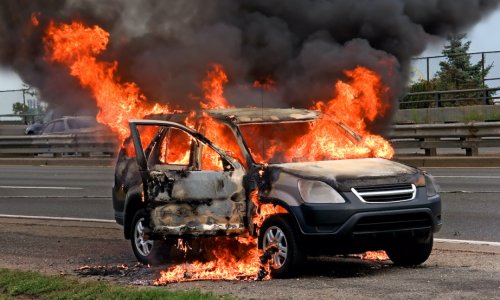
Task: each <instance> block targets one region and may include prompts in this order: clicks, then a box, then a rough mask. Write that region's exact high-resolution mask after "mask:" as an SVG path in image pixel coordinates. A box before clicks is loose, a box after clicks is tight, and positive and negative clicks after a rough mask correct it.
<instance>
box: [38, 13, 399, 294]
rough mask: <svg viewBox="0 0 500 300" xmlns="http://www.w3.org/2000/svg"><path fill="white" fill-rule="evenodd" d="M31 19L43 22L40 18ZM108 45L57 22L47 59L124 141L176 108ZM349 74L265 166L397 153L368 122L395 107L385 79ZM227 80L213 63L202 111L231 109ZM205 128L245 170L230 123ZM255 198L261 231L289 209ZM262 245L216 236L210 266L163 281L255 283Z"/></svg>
mask: <svg viewBox="0 0 500 300" xmlns="http://www.w3.org/2000/svg"><path fill="white" fill-rule="evenodd" d="M32 22H33V24H35V25H36V24H37V19H36V16H34V17H33V21H32ZM108 40H109V33H108V32H106V31H105V30H103V29H102V28H100V27H98V26H93V27H88V26H85V25H84V24H82V23H79V22H72V23H71V24H56V23H51V24H50V25H49V27H48V29H47V34H46V37H45V44H46V46H47V50H48V51H47V59H48V60H49V61H52V62H57V63H62V64H64V65H66V66H67V67H68V68H69V69H70V73H71V75H73V76H74V77H76V78H77V79H78V80H79V81H80V83H81V85H82V86H83V87H86V88H88V89H90V91H91V92H92V94H93V96H94V98H95V101H96V104H97V107H98V108H99V113H98V115H97V120H98V121H99V122H101V123H104V124H107V125H108V126H109V127H110V128H111V129H112V130H113V131H114V132H116V133H117V135H118V137H119V139H120V141H122V142H123V141H124V140H125V138H126V137H127V136H128V135H129V127H128V123H127V120H128V119H136V118H143V117H145V116H147V115H149V114H158V113H169V112H171V110H170V109H169V107H168V106H167V105H160V104H155V103H152V102H151V101H148V99H146V97H145V96H144V95H143V94H142V93H141V91H140V89H139V87H138V86H137V85H136V84H135V83H133V82H123V81H122V80H121V79H120V78H119V76H118V75H117V73H118V72H117V71H118V63H117V62H116V61H115V62H105V61H100V60H99V59H98V56H99V55H100V54H101V53H102V52H103V51H105V49H106V47H107V44H108ZM346 77H347V78H348V80H347V81H337V82H336V83H335V84H333V83H332V85H333V88H332V94H333V95H335V96H334V97H332V99H329V100H327V101H317V102H316V103H315V105H314V106H313V107H311V109H315V110H319V111H321V112H322V113H323V114H324V116H325V117H323V118H322V119H321V120H319V121H318V122H316V124H314V125H313V126H311V127H310V128H309V132H308V134H306V135H303V136H300V137H297V138H295V142H294V144H293V145H292V147H289V148H288V149H281V148H280V145H272V146H271V147H269V149H268V152H267V154H266V155H265V157H260V158H259V159H258V161H261V162H266V161H267V160H268V159H269V158H270V157H272V155H273V152H274V151H282V152H286V154H287V155H288V156H290V157H292V155H293V156H302V157H306V158H308V159H309V160H318V159H325V158H328V159H340V158H358V157H385V158H391V157H392V156H393V154H394V150H393V149H392V147H391V146H390V145H389V143H388V142H387V141H386V140H384V139H383V138H382V137H380V136H377V135H373V134H371V133H370V132H369V131H368V126H369V124H370V123H371V122H373V121H374V120H375V119H376V118H377V116H379V115H380V114H383V113H384V112H385V111H386V110H387V109H388V107H387V105H386V104H384V102H383V101H382V96H383V95H384V93H386V92H387V87H385V86H384V85H383V84H382V82H381V78H380V77H379V76H378V75H377V74H376V73H374V72H373V71H370V70H368V69H366V68H364V67H357V68H355V69H354V70H351V71H346ZM228 81H229V78H228V76H227V75H226V73H225V72H224V69H223V67H222V66H221V65H218V64H212V65H211V66H209V71H208V72H207V78H206V79H205V80H204V81H203V82H202V83H201V87H202V90H203V93H204V97H203V99H201V100H200V104H199V105H200V107H201V108H203V109H215V108H228V107H230V106H229V103H228V101H227V99H226V98H225V97H224V85H225V84H227V83H228ZM253 86H254V87H255V88H261V89H266V90H269V89H275V87H276V82H275V81H274V80H272V78H270V77H269V78H265V79H264V80H261V81H257V82H255V83H254V84H253ZM191 118H192V116H191ZM333 121H335V122H342V123H344V124H346V125H347V126H349V127H351V128H353V129H354V130H355V131H357V133H358V134H360V137H361V139H362V141H363V143H358V144H353V143H349V142H348V141H347V140H345V139H346V137H345V135H343V134H340V133H339V132H338V130H339V128H338V127H336V126H331V122H333ZM186 124H188V125H190V126H191V127H194V124H195V123H194V122H193V121H192V119H190V117H188V118H187V119H186ZM198 124H199V125H200V128H204V133H205V135H206V136H207V138H208V139H211V140H213V141H215V142H216V143H217V144H218V146H220V147H221V148H223V149H225V150H226V151H227V152H228V153H230V154H232V155H233V156H234V157H235V158H236V159H237V160H239V161H240V163H242V164H243V165H244V166H245V164H246V162H245V160H244V158H243V156H242V154H241V152H240V151H241V150H240V148H239V146H238V144H237V143H235V141H234V135H233V133H232V132H231V131H230V130H228V128H227V127H226V126H225V125H222V124H219V123H216V122H215V121H214V120H213V119H211V118H209V117H208V116H207V115H205V116H204V118H202V120H200V121H199V122H198ZM152 132H153V131H152ZM152 134H153V133H151V136H152ZM292 134H293V133H290V135H292ZM146 135H147V134H146ZM291 138H292V137H291ZM147 141H148V139H147V138H146V137H144V141H143V143H144V142H147ZM179 147H181V146H179ZM178 152H182V151H178ZM177 159H178V161H179V162H183V163H184V162H185V161H186V159H189V158H186V157H185V156H180V157H179V158H177ZM202 164H203V166H204V168H205V169H213V170H220V169H221V168H222V165H221V162H220V161H219V156H218V155H216V154H214V153H212V154H210V152H209V151H207V152H206V154H205V152H204V154H203V157H202ZM251 195H252V197H251V198H252V199H251V200H252V202H253V204H254V205H255V215H254V217H253V218H252V222H253V223H254V224H256V225H257V226H259V225H261V224H262V223H263V222H264V220H265V219H266V218H268V217H269V216H271V215H274V214H279V213H286V210H285V209H284V208H282V207H279V206H274V205H269V204H262V203H260V201H259V197H258V190H255V191H253V192H251ZM256 245H257V240H256V238H255V237H252V236H247V237H238V238H233V239H228V238H214V239H212V244H211V245H210V247H211V248H210V250H209V252H210V256H211V258H210V259H209V260H208V261H203V262H202V261H196V262H193V263H189V264H182V265H177V266H174V267H173V268H170V269H168V270H166V271H164V272H162V273H161V277H160V278H159V279H158V280H157V281H156V284H165V283H168V282H177V281H186V280H202V279H212V280H213V279H225V280H232V279H248V278H255V277H256V274H257V273H258V272H259V269H260V268H261V267H262V266H261V264H260V262H259V256H260V255H261V251H259V250H258V249H257V246H256Z"/></svg>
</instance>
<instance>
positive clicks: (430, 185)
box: [424, 174, 438, 197]
mask: <svg viewBox="0 0 500 300" xmlns="http://www.w3.org/2000/svg"><path fill="white" fill-rule="evenodd" d="M424 175H425V188H426V190H427V197H432V196H435V195H437V193H438V192H437V190H438V185H437V184H436V181H435V180H434V177H432V176H431V175H430V174H424Z"/></svg>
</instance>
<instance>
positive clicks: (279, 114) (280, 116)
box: [206, 108, 319, 124]
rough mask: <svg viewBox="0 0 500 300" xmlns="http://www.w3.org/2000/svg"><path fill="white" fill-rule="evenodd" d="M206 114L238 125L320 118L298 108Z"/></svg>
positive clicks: (209, 112)
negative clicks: (229, 120)
mask: <svg viewBox="0 0 500 300" xmlns="http://www.w3.org/2000/svg"><path fill="white" fill-rule="evenodd" d="M206 112H207V113H208V114H209V115H210V116H211V117H213V118H215V119H220V120H225V119H231V120H232V121H233V122H235V123H237V124H256V123H280V122H297V121H308V120H315V119H317V118H318V116H319V112H317V111H314V110H308V109H298V108H227V109H212V110H207V111H206Z"/></svg>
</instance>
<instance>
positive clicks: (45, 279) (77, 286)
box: [0, 269, 232, 300]
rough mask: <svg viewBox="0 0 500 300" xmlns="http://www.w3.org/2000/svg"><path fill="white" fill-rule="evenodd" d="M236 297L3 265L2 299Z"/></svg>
mask: <svg viewBox="0 0 500 300" xmlns="http://www.w3.org/2000/svg"><path fill="white" fill-rule="evenodd" d="M15 298H22V299H68V300H69V299H106V300H109V299H183V300H184V299H186V300H187V299H190V300H191V299H200V300H201V299H232V298H230V297H228V296H223V297H221V296H216V295H213V294H211V293H202V292H200V291H197V290H191V291H168V290H166V289H165V288H161V287H158V288H151V287H149V288H144V287H123V286H118V285H115V284H111V283H107V282H80V281H78V280H77V279H75V278H71V277H60V276H49V275H41V274H39V273H35V272H24V271H15V270H7V269H0V299H15Z"/></svg>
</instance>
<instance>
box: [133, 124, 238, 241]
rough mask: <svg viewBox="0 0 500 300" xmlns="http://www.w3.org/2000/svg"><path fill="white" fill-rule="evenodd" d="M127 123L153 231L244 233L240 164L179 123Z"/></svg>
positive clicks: (194, 233)
mask: <svg viewBox="0 0 500 300" xmlns="http://www.w3.org/2000/svg"><path fill="white" fill-rule="evenodd" d="M129 123H130V129H131V134H132V139H133V142H134V147H135V152H136V158H137V163H138V164H139V168H140V172H141V177H142V181H143V189H144V199H143V200H144V201H145V204H146V212H147V215H148V216H149V218H150V219H149V220H146V224H149V225H150V229H151V230H152V232H153V234H159V235H163V236H179V235H216V234H217V235H229V234H241V233H243V232H245V231H246V227H245V218H244V216H245V214H246V202H245V192H244V188H243V176H244V174H245V170H244V168H243V167H242V166H241V164H240V163H238V162H237V161H236V160H235V159H233V158H232V157H230V156H229V155H228V154H227V153H225V152H224V151H223V150H222V149H220V148H218V147H217V146H216V145H214V144H212V142H211V141H209V140H208V139H206V138H205V137H204V136H203V135H201V134H200V133H198V132H197V131H195V130H193V129H191V128H189V127H186V126H183V125H180V124H178V123H174V122H169V121H156V120H130V121H129ZM208 153H209V154H208ZM202 158H203V159H202Z"/></svg>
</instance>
